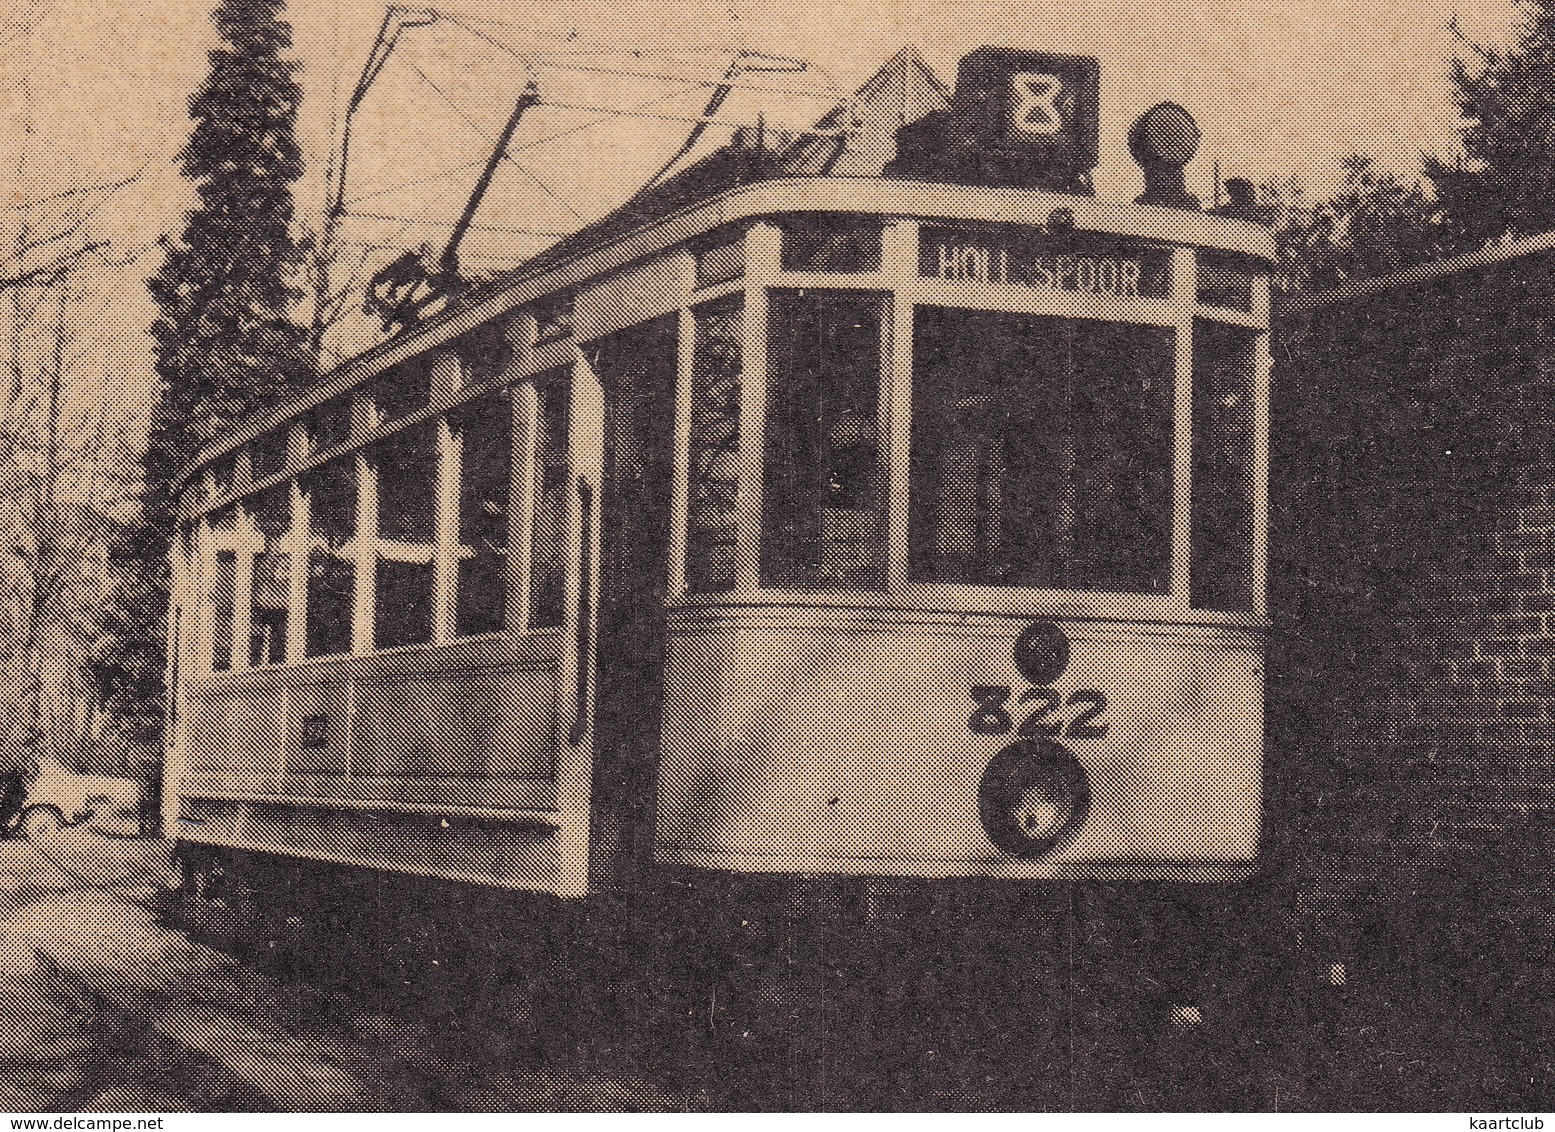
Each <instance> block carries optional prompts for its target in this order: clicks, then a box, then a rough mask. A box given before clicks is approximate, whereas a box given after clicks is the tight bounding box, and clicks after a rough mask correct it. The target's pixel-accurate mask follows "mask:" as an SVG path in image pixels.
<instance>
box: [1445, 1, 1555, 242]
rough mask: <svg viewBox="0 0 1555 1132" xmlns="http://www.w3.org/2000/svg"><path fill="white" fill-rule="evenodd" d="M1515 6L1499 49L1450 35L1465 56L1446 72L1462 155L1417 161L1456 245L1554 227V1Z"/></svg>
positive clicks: (1527, 2) (1518, 3)
mask: <svg viewBox="0 0 1555 1132" xmlns="http://www.w3.org/2000/svg"><path fill="white" fill-rule="evenodd" d="M1517 6H1518V8H1519V9H1520V11H1521V17H1522V18H1521V20H1520V22H1519V24H1518V28H1517V32H1516V35H1515V37H1514V38H1513V40H1512V42H1511V44H1510V45H1509V46H1507V47H1505V48H1491V47H1487V46H1484V45H1482V44H1478V43H1474V42H1472V41H1470V40H1469V39H1468V38H1467V37H1466V36H1464V35H1463V34H1462V32H1461V31H1459V32H1458V34H1459V38H1460V40H1461V41H1462V42H1463V43H1464V44H1465V45H1466V48H1467V52H1468V54H1467V57H1460V58H1458V59H1455V60H1454V61H1453V70H1452V83H1453V97H1454V99H1455V101H1456V102H1457V104H1458V110H1459V113H1460V114H1461V115H1462V117H1463V123H1462V126H1461V127H1460V129H1459V136H1460V139H1461V141H1462V144H1463V155H1462V157H1461V158H1459V159H1458V160H1455V161H1453V162H1445V161H1442V160H1440V159H1438V158H1435V157H1427V158H1426V161H1425V173H1426V176H1427V177H1428V178H1430V180H1431V182H1432V184H1433V185H1434V186H1435V190H1436V197H1437V199H1438V201H1439V202H1440V204H1441V210H1442V215H1443V219H1444V222H1445V226H1446V230H1447V235H1448V237H1449V239H1450V240H1451V242H1452V243H1453V244H1454V245H1456V246H1457V247H1459V248H1475V247H1480V246H1482V245H1484V244H1485V243H1487V242H1489V241H1491V240H1495V239H1498V238H1500V237H1503V236H1506V235H1508V234H1513V235H1515V234H1520V233H1530V232H1542V231H1547V230H1549V229H1551V228H1555V2H1552V0H1517ZM1454 30H1455V31H1457V30H1458V29H1457V27H1456V25H1454Z"/></svg>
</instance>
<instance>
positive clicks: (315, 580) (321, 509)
mask: <svg viewBox="0 0 1555 1132" xmlns="http://www.w3.org/2000/svg"><path fill="white" fill-rule="evenodd" d="M302 486H303V491H304V492H306V493H307V496H308V614H307V618H308V620H307V638H308V639H307V652H308V655H309V656H333V655H335V654H337V653H345V652H350V651H351V618H352V609H353V607H354V605H355V596H356V569H355V563H354V561H353V559H352V547H351V541H352V539H354V538H355V537H356V467H355V463H354V461H352V460H350V459H346V460H337V461H335V462H333V463H330V464H325V465H324V466H323V467H322V468H320V469H319V470H318V471H316V472H314V473H313V474H312V475H310V476H309V477H308V478H307V479H306V480H304V481H303V485H302Z"/></svg>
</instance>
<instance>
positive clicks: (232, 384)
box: [91, 0, 314, 735]
mask: <svg viewBox="0 0 1555 1132" xmlns="http://www.w3.org/2000/svg"><path fill="white" fill-rule="evenodd" d="M284 10H285V0H220V3H219V4H218V5H217V7H216V10H215V11H214V12H213V13H212V16H211V20H212V22H213V23H214V24H215V26H216V30H217V32H218V33H219V35H220V40H221V42H220V44H219V45H218V46H217V47H216V48H215V49H214V50H212V51H211V52H210V53H209V59H210V73H209V75H208V77H207V78H206V80H205V82H204V83H203V84H202V85H201V86H200V88H199V89H198V90H197V91H196V92H195V93H194V95H193V96H192V97H191V98H190V100H189V114H190V117H191V118H192V119H193V120H194V126H193V129H192V131H191V133H190V136H189V140H188V142H187V143H186V144H185V146H184V148H183V150H182V151H181V152H180V154H179V160H180V163H181V167H182V170H183V173H184V175H185V176H186V177H187V178H189V180H190V181H192V182H193V183H194V189H195V194H196V196H197V198H198V201H197V204H196V206H195V207H194V208H192V209H191V210H190V211H189V212H188V214H187V216H186V218H185V227H184V231H183V233H182V235H181V236H180V237H179V238H178V239H177V240H166V241H165V242H164V247H165V250H166V253H167V255H166V260H165V262H164V263H163V265H162V267H161V269H160V270H159V271H158V272H157V274H156V275H154V276H153V277H152V278H151V279H149V280H148V281H147V287H148V288H149V289H150V291H151V295H152V298H153V299H155V300H156V303H157V306H158V307H159V308H160V314H159V316H158V318H157V319H156V321H155V322H154V323H153V325H152V337H153V339H154V343H155V347H154V360H155V365H156V371H157V374H158V377H159V378H160V379H161V390H160V393H161V395H160V398H159V401H158V403H157V405H156V407H155V409H154V410H153V414H152V420H151V432H150V437H149V443H148V450H147V454H146V469H145V470H146V486H145V509H144V512H145V518H144V522H143V523H142V524H141V525H140V526H139V527H138V528H137V529H136V530H133V531H131V532H130V533H129V535H128V536H127V537H126V538H124V539H123V540H122V542H121V545H120V546H119V547H118V548H117V550H118V553H117V558H118V561H119V563H120V565H121V566H123V567H124V568H125V573H126V577H125V579H124V584H123V589H124V591H125V594H126V595H128V600H126V601H125V602H123V603H122V609H121V610H120V611H119V613H118V614H117V615H116V617H114V618H112V619H109V620H108V621H107V623H106V624H105V625H104V637H103V641H102V643H101V645H100V647H99V648H98V650H97V653H96V655H95V656H94V657H93V658H92V662H91V670H92V674H93V677H94V680H95V683H96V684H97V688H98V693H99V695H100V696H101V698H102V700H103V702H104V703H105V705H107V706H108V707H109V708H110V709H112V710H114V711H115V712H116V714H118V715H119V716H120V717H121V718H122V719H123V720H124V721H125V722H126V724H128V725H129V726H130V727H131V728H132V730H134V731H135V732H136V733H138V734H141V735H146V734H147V733H148V731H149V730H151V729H154V727H155V725H156V722H157V720H159V719H160V714H161V699H162V694H163V673H162V669H163V667H164V664H165V659H166V650H165V641H166V624H165V621H166V610H167V593H168V578H167V555H168V548H169V545H170V542H171V538H172V534H173V501H174V498H175V491H176V487H177V484H176V477H177V475H178V473H179V472H180V471H181V470H182V469H183V468H184V467H186V466H187V465H188V463H189V462H190V461H191V460H192V459H193V458H194V457H195V455H196V454H197V452H198V450H199V448H200V446H201V444H202V443H203V441H204V439H205V438H206V437H208V436H209V435H210V430H211V427H212V425H213V424H214V425H219V424H220V423H221V422H223V421H230V420H232V419H234V418H236V417H238V416H241V415H242V414H244V413H245V412H247V411H249V410H250V409H252V408H254V407H256V406H257V405H260V404H262V403H264V402H266V401H267V400H269V399H273V398H274V397H276V396H278V395H281V394H283V393H285V392H287V391H288V390H290V389H293V388H297V387H299V386H301V385H303V384H305V383H306V382H307V380H308V379H309V377H310V376H311V375H312V373H313V372H314V366H313V364H312V361H311V355H310V352H309V350H308V348H307V333H306V328H304V327H302V326H300V325H298V324H297V323H296V321H295V320H294V318H293V308H294V306H295V304H296V301H297V298H298V290H297V287H296V275H297V271H298V268H299V266H300V253H299V250H298V247H297V243H296V241H295V239H294V237H293V233H292V219H293V201H292V186H293V185H294V184H295V182H296V181H297V179H298V177H299V176H300V175H301V173H302V154H301V151H300V149H299V147H298V144H297V139H296V122H297V107H298V103H299V102H300V101H301V89H300V88H299V86H298V84H297V82H296V78H295V75H296V71H297V67H298V64H297V62H296V61H295V60H294V59H292V58H290V57H289V56H288V53H289V52H290V50H291V47H292V32H291V26H290V24H289V23H288V22H287V21H286V19H285V18H284V16H283V12H284Z"/></svg>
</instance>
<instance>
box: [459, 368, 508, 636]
mask: <svg viewBox="0 0 1555 1132" xmlns="http://www.w3.org/2000/svg"><path fill="white" fill-rule="evenodd" d="M455 423H456V425H457V427H458V428H459V433H460V436H461V437H462V438H463V441H464V459H463V474H462V476H461V482H460V485H459V618H458V631H459V633H461V634H463V635H470V634H474V633H496V632H499V631H501V629H502V627H503V625H504V624H505V623H506V618H505V612H506V607H507V561H508V558H507V551H508V484H509V482H510V478H511V475H512V467H513V401H512V397H511V395H510V394H508V393H507V391H505V390H504V391H502V392H501V393H499V394H493V395H492V396H489V397H482V398H480V399H479V400H477V401H474V402H471V403H470V404H469V405H468V406H466V407H465V408H464V411H463V412H461V413H460V414H459V416H458V419H457V421H456V422H455Z"/></svg>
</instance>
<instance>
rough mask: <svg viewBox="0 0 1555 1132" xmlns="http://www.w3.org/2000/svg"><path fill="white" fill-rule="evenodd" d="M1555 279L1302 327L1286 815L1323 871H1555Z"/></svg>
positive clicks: (1293, 340)
mask: <svg viewBox="0 0 1555 1132" xmlns="http://www.w3.org/2000/svg"><path fill="white" fill-rule="evenodd" d="M1548 277H1549V271H1548V264H1547V263H1546V262H1545V261H1544V260H1527V261H1514V262H1513V263H1512V264H1508V265H1501V266H1500V267H1498V268H1492V269H1483V270H1481V271H1478V272H1475V273H1464V274H1460V275H1455V276H1452V277H1450V278H1449V279H1447V280H1445V281H1440V282H1438V283H1435V284H1433V285H1430V286H1417V287H1413V288H1408V289H1401V290H1398V291H1394V292H1390V293H1388V294H1386V295H1384V296H1381V297H1375V298H1371V299H1367V300H1360V301H1354V302H1350V303H1345V304H1339V305H1336V306H1333V307H1324V308H1319V309H1318V310H1317V312H1316V313H1315V314H1313V315H1309V316H1305V317H1292V318H1288V319H1286V320H1284V324H1283V326H1282V332H1281V337H1280V342H1279V348H1277V351H1276V355H1277V357H1276V372H1275V381H1276V394H1275V397H1276V401H1275V412H1274V427H1275V430H1276V431H1275V437H1274V442H1273V463H1274V466H1273V472H1272V479H1273V483H1272V488H1273V494H1274V500H1275V508H1276V511H1275V526H1274V532H1273V553H1274V556H1275V563H1276V569H1275V572H1274V592H1273V594H1272V598H1273V606H1274V610H1275V618H1276V642H1275V647H1274V650H1273V657H1272V660H1271V731H1270V749H1271V756H1272V758H1273V759H1274V760H1275V767H1274V772H1273V775H1272V778H1271V786H1272V788H1273V790H1274V791H1275V792H1276V797H1274V798H1273V799H1272V802H1273V806H1272V807H1271V816H1272V820H1273V821H1276V822H1280V823H1282V824H1283V825H1284V826H1285V827H1286V828H1285V831H1284V832H1286V833H1288V834H1290V836H1291V842H1290V844H1291V847H1292V849H1293V850H1294V852H1295V853H1296V855H1297V857H1298V858H1300V859H1301V860H1303V861H1304V862H1305V863H1306V865H1307V867H1312V866H1313V865H1314V863H1315V862H1322V864H1323V867H1324V868H1326V869H1329V870H1331V871H1334V872H1335V873H1337V874H1343V875H1347V876H1350V877H1352V878H1354V877H1368V876H1369V877H1372V878H1373V879H1378V878H1389V877H1391V878H1395V879H1396V877H1397V876H1398V873H1399V870H1400V869H1403V870H1420V869H1428V870H1430V869H1435V870H1446V871H1448V872H1451V873H1455V874H1456V875H1459V876H1464V877H1469V878H1472V879H1473V880H1474V881H1475V882H1476V883H1483V884H1493V885H1496V886H1504V885H1506V884H1517V885H1519V886H1522V887H1527V888H1530V889H1540V888H1541V887H1543V886H1545V882H1544V880H1543V874H1544V872H1545V871H1546V869H1547V868H1548V867H1549V866H1548V865H1546V860H1548V861H1549V862H1550V864H1555V855H1552V854H1551V853H1550V851H1549V849H1550V846H1551V845H1552V844H1555V841H1551V840H1550V839H1549V838H1547V837H1546V827H1547V826H1548V824H1549V819H1550V818H1551V817H1552V815H1555V447H1552V445H1551V443H1550V435H1549V428H1548V425H1549V420H1548V418H1549V414H1550V406H1552V405H1555V392H1552V390H1555V381H1552V375H1555V342H1552V327H1551V320H1550V318H1549V317H1547V316H1546V315H1545V313H1544V312H1545V311H1547V310H1550V309H1552V307H1551V305H1550V303H1549V301H1548V299H1549V297H1550V292H1551V288H1550V287H1549V285H1548Z"/></svg>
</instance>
